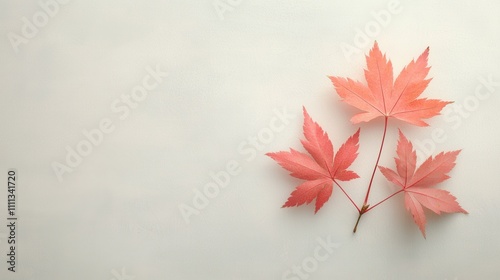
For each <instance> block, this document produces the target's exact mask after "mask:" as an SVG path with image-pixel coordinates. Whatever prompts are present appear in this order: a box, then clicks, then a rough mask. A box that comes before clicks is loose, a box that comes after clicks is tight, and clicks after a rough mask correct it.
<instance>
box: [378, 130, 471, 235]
mask: <svg viewBox="0 0 500 280" xmlns="http://www.w3.org/2000/svg"><path fill="white" fill-rule="evenodd" d="M396 152H397V155H398V157H396V158H394V159H395V161H396V171H394V170H392V169H389V168H386V167H382V166H379V169H380V171H381V172H382V174H384V176H385V177H386V178H387V180H389V181H390V182H393V183H394V184H396V185H398V186H400V187H401V188H402V191H403V192H404V196H405V206H406V209H407V210H408V211H409V212H410V213H411V215H412V216H413V219H414V220H415V223H416V224H417V225H418V227H419V228H420V231H421V232H422V234H423V235H424V237H425V223H426V219H425V214H424V210H423V208H422V206H423V207H425V208H427V209H429V210H431V211H433V212H434V213H436V214H440V213H441V212H446V213H458V212H461V213H465V214H467V211H465V210H464V209H463V208H462V207H460V205H459V204H458V202H457V201H456V198H455V197H454V196H453V195H451V194H450V193H449V192H448V191H445V190H440V189H434V188H430V187H431V186H434V185H436V184H438V183H440V182H442V181H444V180H446V179H448V178H450V177H449V176H448V175H447V173H448V172H450V171H451V170H452V169H453V167H455V160H456V158H457V156H458V154H459V153H460V150H458V151H452V152H446V153H444V152H441V153H439V154H438V155H436V156H435V157H434V158H433V157H432V156H431V157H429V158H428V159H427V160H426V161H424V162H423V163H422V164H421V165H420V167H418V168H416V163H417V154H416V152H415V150H414V149H413V145H412V143H411V142H410V141H408V139H406V137H405V136H404V135H403V133H402V132H401V131H399V141H398V146H397V151H396Z"/></svg>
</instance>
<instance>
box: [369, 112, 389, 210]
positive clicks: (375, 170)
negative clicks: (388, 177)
mask: <svg viewBox="0 0 500 280" xmlns="http://www.w3.org/2000/svg"><path fill="white" fill-rule="evenodd" d="M388 119H389V117H387V116H386V117H385V120H384V134H383V135H382V142H381V143H380V149H379V151H378V156H377V161H376V162H375V167H373V172H372V177H371V178H370V183H369V184H368V190H367V191H366V196H365V201H364V202H363V207H364V205H367V204H368V197H369V196H370V190H371V188H372V184H373V177H375V172H377V166H378V162H379V160H380V155H381V154H382V149H383V148H384V142H385V135H386V133H387V121H388Z"/></svg>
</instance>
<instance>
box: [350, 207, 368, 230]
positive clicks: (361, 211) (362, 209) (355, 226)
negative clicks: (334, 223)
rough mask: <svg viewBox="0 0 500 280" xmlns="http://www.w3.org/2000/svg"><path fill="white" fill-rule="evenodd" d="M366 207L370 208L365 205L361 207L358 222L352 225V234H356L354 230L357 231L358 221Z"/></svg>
mask: <svg viewBox="0 0 500 280" xmlns="http://www.w3.org/2000/svg"><path fill="white" fill-rule="evenodd" d="M368 207H370V205H366V204H365V205H363V207H361V210H360V211H359V216H358V220H357V221H356V224H355V225H354V228H353V229H352V232H353V233H356V230H357V229H358V224H359V220H360V219H361V216H363V214H364V213H366V211H367V209H368Z"/></svg>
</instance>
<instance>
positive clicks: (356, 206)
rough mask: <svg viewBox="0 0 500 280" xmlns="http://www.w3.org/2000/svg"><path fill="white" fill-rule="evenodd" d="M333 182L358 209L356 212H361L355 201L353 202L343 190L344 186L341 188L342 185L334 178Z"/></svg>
mask: <svg viewBox="0 0 500 280" xmlns="http://www.w3.org/2000/svg"><path fill="white" fill-rule="evenodd" d="M333 182H334V183H335V184H336V185H337V186H338V187H339V188H340V190H341V191H342V192H343V193H344V194H345V196H347V198H349V200H350V201H351V203H352V205H354V207H356V209H357V210H358V212H361V209H359V207H358V206H357V205H356V203H354V201H353V200H352V198H351V197H350V196H349V195H348V194H347V192H346V191H345V190H344V188H342V186H341V185H340V184H339V183H337V181H335V180H334V181H333Z"/></svg>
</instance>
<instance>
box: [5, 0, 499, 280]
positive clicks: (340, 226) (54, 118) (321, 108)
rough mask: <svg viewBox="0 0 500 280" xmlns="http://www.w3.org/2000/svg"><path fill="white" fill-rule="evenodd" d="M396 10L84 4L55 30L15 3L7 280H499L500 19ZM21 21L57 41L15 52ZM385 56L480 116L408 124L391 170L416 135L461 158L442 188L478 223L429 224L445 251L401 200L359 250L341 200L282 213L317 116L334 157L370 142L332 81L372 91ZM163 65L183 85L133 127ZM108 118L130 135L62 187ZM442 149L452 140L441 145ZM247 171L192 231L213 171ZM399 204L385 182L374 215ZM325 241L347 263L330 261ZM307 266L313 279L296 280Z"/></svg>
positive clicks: (296, 3)
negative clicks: (72, 163) (14, 173)
mask: <svg viewBox="0 0 500 280" xmlns="http://www.w3.org/2000/svg"><path fill="white" fill-rule="evenodd" d="M47 1H48V0H41V3H46V2H47ZM389 2H390V1H300V0H286V1H285V0H283V1H260V0H259V1H246V0H242V1H236V0H232V1H227V2H226V1H224V0H221V1H220V2H217V1H214V0H206V1H186V0H169V1H130V0H129V1H78V0H74V1H69V3H67V4H58V8H57V9H56V10H55V12H53V13H52V15H51V16H50V17H47V18H48V22H46V23H43V15H42V16H41V17H40V18H37V16H40V14H41V13H44V10H43V9H42V7H41V6H40V4H38V3H37V2H36V1H33V2H31V1H29V2H28V1H2V3H1V4H0V25H1V31H0V33H1V34H2V40H0V53H1V60H0V81H1V97H2V98H1V101H0V129H1V130H2V132H1V137H0V170H2V171H1V173H2V176H0V178H1V181H2V182H3V183H1V186H3V187H2V191H1V192H0V193H1V198H0V210H1V211H0V225H1V226H0V253H1V255H0V260H1V262H0V263H1V265H0V278H1V279H26V280H29V279H37V280H45V279H46V280H52V279H75V280H76V279H94V280H96V279H102V280H110V279H115V280H121V279H124V280H125V279H136V280H154V279H306V276H307V279H443V280H444V279H460V280H462V279H498V275H499V273H500V268H498V264H499V263H500V242H498V235H499V234H500V219H499V218H498V201H499V199H500V186H499V183H498V182H499V179H500V175H499V174H500V173H499V172H498V170H497V169H498V166H499V164H498V158H499V157H500V149H499V148H498V143H499V142H500V134H499V132H498V131H499V130H498V119H499V117H500V113H499V110H498V106H499V105H500V97H499V96H498V94H499V92H500V86H499V85H498V82H499V81H500V67H499V62H500V50H499V48H498V46H499V45H500V37H499V34H500V32H499V31H500V30H499V29H500V16H499V12H500V5H499V4H498V2H496V1H439V3H436V1H410V0H400V1H399V2H396V4H395V7H397V8H396V10H395V11H394V10H393V12H392V13H389V14H390V19H389V18H388V17H386V18H385V21H380V22H377V21H376V16H375V15H377V14H378V15H380V14H381V12H380V11H382V10H386V11H388V5H389ZM217 3H219V5H223V4H220V3H227V4H225V5H226V6H217V5H214V4H217ZM227 5H229V6H227ZM224 7H225V8H228V7H230V8H231V9H228V10H224ZM218 9H219V10H218ZM382 14H384V13H383V12H382ZM385 15H387V14H385ZM23 17H26V19H27V20H28V21H29V22H31V23H33V22H34V21H37V22H38V24H39V27H37V28H36V29H37V30H36V31H33V30H31V33H27V35H29V36H30V37H32V38H25V39H24V41H23V42H22V43H19V42H18V43H12V42H11V39H12V38H13V37H12V36H13V34H16V36H23V37H24V35H23V28H25V29H26V27H25V25H26V21H23ZM34 17H35V18H34ZM379 20H380V19H379ZM40 21H42V23H40ZM35 27H36V26H35ZM366 29H368V30H366ZM25 31H26V30H25ZM367 31H368V34H367V35H366V32H367ZM26 32H28V31H26ZM360 33H365V35H366V36H367V39H368V41H366V42H363V38H361V37H360V36H362V35H360ZM9 34H10V35H9ZM25 35H26V34H25ZM374 40H377V41H378V43H379V45H380V48H381V49H382V51H383V52H385V53H387V55H388V57H389V58H391V60H392V62H393V65H394V68H395V75H396V74H397V73H399V71H400V70H401V69H402V67H404V65H406V64H407V63H408V62H409V61H410V60H411V59H413V58H416V57H418V55H420V54H421V53H422V52H423V51H424V50H425V48H426V47H427V46H430V57H429V63H430V65H431V66H432V68H431V71H430V76H431V77H433V80H432V82H431V83H430V85H429V87H428V88H427V90H426V91H425V92H424V94H423V96H425V97H431V98H438V99H443V100H452V101H455V103H454V105H455V106H462V108H463V109H462V110H463V114H459V112H458V111H457V108H458V107H453V106H452V105H450V106H448V108H447V110H449V111H447V115H446V116H445V115H442V116H437V117H435V118H433V119H431V120H430V121H429V123H430V125H431V126H430V127H427V128H420V127H415V126H411V125H407V124H403V123H401V122H396V121H392V122H391V123H390V129H389V131H388V138H387V142H386V148H385V150H384V153H383V155H382V158H381V164H382V165H384V166H388V167H393V160H392V157H393V156H394V155H395V145H396V140H397V139H396V138H397V129H398V128H400V129H402V130H403V131H404V133H405V134H406V135H407V136H408V137H409V138H410V139H411V140H412V141H414V142H415V143H416V142H419V143H420V144H421V145H424V143H426V144H425V145H426V146H422V147H425V148H426V149H428V150H429V151H430V152H432V153H434V154H436V153H437V152H440V151H449V150H456V149H463V151H462V153H461V154H460V156H459V158H458V160H457V165H456V167H455V168H454V170H453V171H452V172H451V173H450V175H451V179H449V180H447V181H445V182H444V183H442V184H440V185H439V188H443V189H446V190H449V191H451V192H452V193H453V194H454V195H455V196H456V197H457V198H458V201H459V202H460V204H461V205H462V206H463V207H464V208H465V209H466V210H468V211H469V212H470V214H469V215H463V214H444V215H442V216H437V215H434V214H433V213H430V212H426V213H427V214H428V224H427V239H424V238H423V237H422V235H421V233H420V232H419V230H418V227H417V226H416V225H415V224H414V223H413V220H412V219H411V216H410V215H409V214H408V213H407V212H406V210H405V209H404V204H403V198H402V196H397V197H395V198H394V199H391V200H389V201H388V202H387V203H385V204H383V205H381V206H380V207H378V208H376V209H375V210H374V211H373V212H370V213H369V214H367V215H365V216H363V219H362V220H361V224H360V227H359V230H358V232H357V233H356V234H355V235H353V234H352V227H353V225H354V222H355V219H356V217H357V212H356V210H355V209H354V207H352V205H350V204H349V202H348V200H347V199H346V197H345V196H344V195H342V194H341V192H340V191H339V190H338V189H336V188H335V189H334V192H333V195H332V197H331V198H330V200H329V201H328V203H327V204H325V206H324V207H323V208H322V209H321V210H320V211H319V212H318V214H316V215H314V214H313V212H314V208H313V205H308V206H301V207H298V208H287V209H281V208H280V206H281V205H282V204H283V203H284V202H285V201H286V199H287V197H288V195H289V194H290V192H291V191H292V190H293V189H294V187H295V186H296V185H298V184H299V183H300V182H301V181H300V180H297V179H294V178H292V177H290V176H288V172H287V171H285V170H283V169H282V168H281V167H279V166H278V165H277V164H276V163H275V162H274V161H272V160H271V159H270V158H268V157H266V156H265V155H264V154H265V153H266V152H271V151H280V150H286V149H288V148H289V147H294V148H296V149H299V150H302V148H301V147H300V142H299V139H301V138H302V137H303V136H302V121H303V118H302V106H305V107H306V108H307V109H308V111H309V113H310V114H311V116H312V117H313V119H315V120H316V121H318V122H319V123H320V124H321V125H322V126H323V127H324V128H325V130H326V131H327V132H328V133H329V135H330V137H331V139H332V141H333V143H334V146H335V149H337V148H338V147H339V145H340V144H341V143H342V142H344V141H345V139H346V138H347V137H348V136H349V135H351V134H352V133H354V132H355V130H356V129H357V128H358V126H355V125H352V124H351V123H349V121H348V120H349V119H350V117H351V116H352V115H353V114H354V113H356V112H357V110H355V109H353V108H350V107H349V106H348V105H346V104H344V103H342V102H339V97H338V96H337V95H336V93H335V92H334V89H333V86H332V85H331V83H330V81H329V80H328V78H327V75H335V76H349V77H353V78H356V79H360V80H363V72H362V69H363V67H364V66H365V62H364V54H366V53H367V52H368V50H369V49H370V47H371V46H372V44H373V41H374ZM343 45H344V46H345V45H351V46H352V47H354V48H357V49H359V52H358V53H354V54H351V55H349V54H346V53H345V52H344V51H343V50H342V46H343ZM16 50H17V51H16ZM148 67H150V68H153V69H154V68H157V67H158V68H159V69H161V71H163V72H167V73H168V76H167V77H164V78H163V79H162V80H161V83H159V85H158V86H157V87H155V88H154V89H153V90H151V91H150V92H149V94H148V95H147V97H146V98H145V99H144V100H143V101H141V102H138V106H137V108H134V109H131V110H130V115H128V116H127V117H124V118H123V120H122V119H120V116H122V117H123V115H122V113H118V112H116V111H113V109H112V104H114V102H120V98H121V96H122V95H130V94H131V93H132V89H133V88H134V87H136V86H138V85H141V84H142V81H143V78H144V77H146V76H147V75H148V72H147V70H146V69H147V68H148ZM480 79H485V80H488V79H491V80H493V81H495V82H496V86H494V87H492V88H491V92H489V91H487V90H486V88H485V87H482V88H481V92H482V93H489V96H488V97H486V98H483V99H482V100H480V99H478V98H477V97H475V95H474V94H475V91H476V88H478V87H480V86H481V82H480ZM120 104H121V105H122V106H123V103H120ZM115 105H116V104H115ZM454 108H455V109H454ZM276 110H277V111H283V110H286V111H287V112H288V113H289V114H293V115H294V118H293V119H290V120H289V121H288V124H285V125H283V127H282V129H280V131H274V132H273V134H272V136H270V137H268V138H265V139H266V140H265V142H267V143H260V145H262V147H260V148H261V150H257V149H255V148H251V147H252V146H250V143H249V137H258V136H259V133H260V134H261V136H262V135H266V136H268V135H267V134H266V133H267V132H269V126H270V121H271V120H272V119H273V118H275V117H276ZM103 119H109V120H110V121H111V122H112V125H113V127H114V130H113V131H112V132H110V133H106V134H104V137H103V140H102V141H101V142H100V143H98V144H97V145H96V146H93V149H92V151H91V152H90V153H89V155H87V156H86V157H83V160H82V161H81V163H80V164H76V167H74V168H71V169H72V172H67V173H64V174H63V175H62V181H60V180H58V177H57V176H56V173H55V172H54V169H53V165H54V163H55V162H57V163H60V164H67V162H66V156H67V153H68V152H67V147H69V148H70V149H76V147H77V145H78V144H79V143H82V141H86V140H85V139H86V138H85V136H83V134H82V131H84V130H87V131H88V130H93V129H97V128H98V127H99V123H100V122H101V121H102V120H103ZM360 127H361V137H360V155H359V157H358V159H357V160H356V162H355V163H354V164H353V166H352V169H353V170H355V171H356V172H357V173H358V174H360V176H361V178H360V179H357V180H356V181H352V182H349V183H345V187H346V189H347V190H348V192H349V193H350V194H351V195H352V196H353V198H354V200H355V201H356V202H357V203H361V202H362V200H363V196H364V193H365V190H366V186H367V183H368V180H369V176H370V171H371V170H372V168H373V164H374V161H375V157H376V154H377V149H378V146H379V141H380V137H381V133H382V122H381V121H380V120H377V121H374V122H370V123H368V124H363V125H361V126H360ZM436 129H437V130H438V131H439V132H433V131H436ZM263 131H264V132H263ZM433 133H438V134H439V133H441V134H444V135H441V138H440V139H439V141H437V142H436V141H433V140H430V139H432V138H431V137H432V135H433ZM431 141H432V142H431ZM438 142H439V143H438ZM433 145H435V147H434V148H433V147H432V146H433ZM241 149H247V150H246V151H247V152H248V153H245V152H243V151H242V150H241ZM249 149H253V151H255V153H256V156H255V157H252V156H251V155H250V154H249ZM421 150H423V148H422V149H421ZM233 161H234V162H237V164H238V165H239V170H240V173H239V174H238V175H236V176H231V177H230V182H229V184H228V185H227V186H226V187H225V188H223V189H221V190H220V193H219V194H217V195H215V197H213V198H210V199H209V201H208V206H206V207H205V208H203V209H201V210H200V212H199V214H197V215H195V214H193V215H191V216H189V218H188V220H189V223H186V220H185V219H184V217H183V215H182V214H181V211H180V210H179V207H180V205H183V204H184V205H187V206H191V207H194V206H193V199H194V198H195V193H196V190H197V191H203V188H204V186H206V185H207V184H208V183H210V182H213V179H212V178H211V177H210V173H211V172H216V173H217V172H220V171H221V170H224V169H225V168H226V164H227V163H228V162H233ZM9 168H16V169H17V170H18V175H19V176H18V189H17V192H18V196H17V203H18V204H17V215H18V217H19V220H18V222H17V223H18V228H17V236H16V237H17V242H18V246H17V266H16V269H17V272H16V273H11V272H9V271H7V263H6V254H7V248H8V244H7V238H8V231H7V227H6V224H7V221H6V216H7V215H6V214H7V213H6V212H7V211H6V209H7V206H6V202H7V192H6V181H7V170H8V169H9ZM394 189H395V188H394V187H393V186H391V185H390V184H389V183H387V182H386V181H385V179H384V178H383V176H382V175H381V174H380V173H377V175H376V177H375V183H374V188H373V193H372V196H371V197H370V201H371V202H372V203H373V202H376V201H378V200H380V199H382V198H383V197H385V196H387V195H388V194H390V193H391V192H392V191H394ZM318 239H320V240H323V241H325V242H326V241H327V240H330V242H333V243H335V244H336V245H335V247H337V248H335V249H334V250H333V252H332V253H329V254H328V255H327V256H328V258H327V259H326V260H324V261H319V262H318V261H316V260H313V259H314V257H315V252H319V251H318V250H320V249H321V248H320V249H317V248H318V246H320V241H318ZM325 253H326V251H325V250H324V249H323V251H321V254H325ZM322 256H323V255H322ZM314 263H317V266H315V267H314ZM302 264H305V266H306V270H309V271H310V272H306V271H305V270H304V268H301V270H302V271H303V273H305V274H302V275H298V274H297V275H294V274H293V273H292V272H290V273H288V274H287V271H288V270H291V269H292V267H293V266H296V265H297V266H302ZM311 267H312V268H311ZM301 276H302V277H301ZM294 277H295V278H294Z"/></svg>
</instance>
